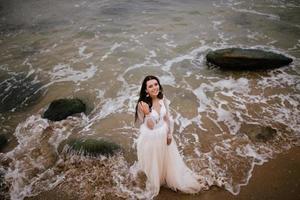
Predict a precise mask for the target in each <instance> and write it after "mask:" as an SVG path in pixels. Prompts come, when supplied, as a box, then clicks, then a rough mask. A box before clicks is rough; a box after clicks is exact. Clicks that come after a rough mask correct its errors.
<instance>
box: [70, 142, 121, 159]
mask: <svg viewBox="0 0 300 200" xmlns="http://www.w3.org/2000/svg"><path fill="white" fill-rule="evenodd" d="M67 144H68V146H69V147H70V149H71V150H74V151H76V152H78V153H83V155H88V156H98V155H105V156H111V155H113V154H115V153H116V152H118V151H120V150H121V147H120V146H119V145H117V144H115V143H113V142H110V141H107V140H104V139H100V140H96V139H70V140H69V141H68V142H67Z"/></svg>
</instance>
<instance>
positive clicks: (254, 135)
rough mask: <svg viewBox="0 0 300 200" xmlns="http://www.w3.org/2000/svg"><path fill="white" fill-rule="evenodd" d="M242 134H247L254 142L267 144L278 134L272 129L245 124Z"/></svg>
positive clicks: (241, 130) (242, 127)
mask: <svg viewBox="0 0 300 200" xmlns="http://www.w3.org/2000/svg"><path fill="white" fill-rule="evenodd" d="M240 132H241V133H244V134H246V135H247V136H248V137H249V139H250V140H251V141H252V142H267V141H270V140H272V139H273V138H274V137H275V136H276V134H277V131H276V130H275V129H273V128H272V127H269V126H266V127H264V126H260V125H256V124H243V125H242V126H241V129H240Z"/></svg>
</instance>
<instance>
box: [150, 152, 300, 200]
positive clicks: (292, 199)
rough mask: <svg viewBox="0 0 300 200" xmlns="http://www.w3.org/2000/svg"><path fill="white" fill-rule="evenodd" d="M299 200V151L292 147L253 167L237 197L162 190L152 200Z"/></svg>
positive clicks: (222, 192) (222, 191) (221, 192)
mask: <svg viewBox="0 0 300 200" xmlns="http://www.w3.org/2000/svg"><path fill="white" fill-rule="evenodd" d="M164 199H172V200H179V199H184V200H196V199H197V200H220V199H222V200H260V199H263V200H269V199H270V200H282V199H289V200H298V199H300V148H299V147H297V146H296V147H292V148H291V149H289V150H288V151H286V152H283V153H280V154H277V155H276V156H275V158H273V159H271V160H269V161H268V162H266V163H264V164H263V165H256V166H255V167H254V170H253V174H252V177H251V178H250V180H249V183H248V185H246V186H242V187H241V191H240V193H239V194H238V195H232V194H231V193H230V192H228V191H226V190H225V189H223V188H218V187H212V188H211V189H210V190H208V191H203V192H201V193H200V194H197V195H186V194H182V193H176V192H172V191H170V190H168V189H165V188H161V191H160V194H159V195H158V196H157V198H155V200H164Z"/></svg>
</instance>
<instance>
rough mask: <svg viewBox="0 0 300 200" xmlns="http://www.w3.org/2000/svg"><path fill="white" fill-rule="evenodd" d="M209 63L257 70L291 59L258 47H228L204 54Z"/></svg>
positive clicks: (275, 65) (276, 65)
mask: <svg viewBox="0 0 300 200" xmlns="http://www.w3.org/2000/svg"><path fill="white" fill-rule="evenodd" d="M206 60H207V62H208V63H209V64H213V65H216V66H219V67H221V68H223V69H234V70H258V69H270V68H276V67H281V66H284V65H288V64H289V63H291V62H292V61H293V59H291V58H289V57H286V56H284V55H282V54H278V53H274V52H270V51H264V50H260V49H241V48H228V49H219V50H215V51H211V52H209V53H208V54H207V55H206Z"/></svg>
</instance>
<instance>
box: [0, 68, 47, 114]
mask: <svg viewBox="0 0 300 200" xmlns="http://www.w3.org/2000/svg"><path fill="white" fill-rule="evenodd" d="M41 88H42V84H41V82H40V81H38V80H37V79H36V77H33V75H31V76H26V75H23V74H18V75H14V76H11V75H5V76H3V77H2V78H1V82H0V102H1V103H0V112H8V111H14V110H19V109H21V108H23V107H26V106H29V105H32V104H33V103H34V102H35V101H36V100H38V99H39V98H40V97H41V95H42V90H41Z"/></svg>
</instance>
